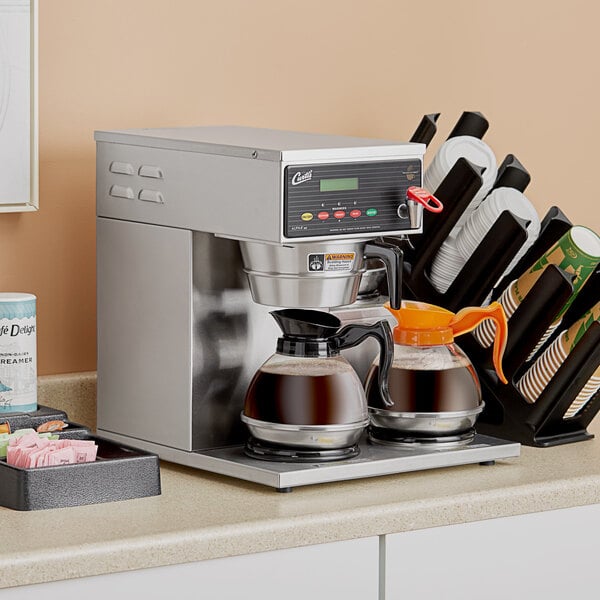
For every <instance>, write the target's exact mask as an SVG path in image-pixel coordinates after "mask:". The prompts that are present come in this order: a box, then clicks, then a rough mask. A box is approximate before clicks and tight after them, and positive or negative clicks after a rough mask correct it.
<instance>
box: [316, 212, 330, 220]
mask: <svg viewBox="0 0 600 600" xmlns="http://www.w3.org/2000/svg"><path fill="white" fill-rule="evenodd" d="M317 217H318V218H319V219H321V221H325V220H326V219H329V213H328V212H327V211H326V210H323V211H321V212H320V213H319V214H318V215H317Z"/></svg>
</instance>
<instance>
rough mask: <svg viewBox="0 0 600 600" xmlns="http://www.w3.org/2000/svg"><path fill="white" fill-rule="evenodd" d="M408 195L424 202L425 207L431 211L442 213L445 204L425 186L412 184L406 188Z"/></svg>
mask: <svg viewBox="0 0 600 600" xmlns="http://www.w3.org/2000/svg"><path fill="white" fill-rule="evenodd" d="M406 195H407V197H408V198H410V199H411V200H414V201H415V202H418V203H419V204H422V205H423V207H424V208H425V209H426V210H428V211H429V212H432V213H440V212H442V210H443V209H444V205H443V204H442V203H441V202H440V201H439V200H438V199H437V198H436V197H435V196H434V195H433V194H432V193H431V192H428V191H427V190H426V189H425V188H422V187H417V186H416V185H411V186H410V187H409V188H408V189H407V190H406Z"/></svg>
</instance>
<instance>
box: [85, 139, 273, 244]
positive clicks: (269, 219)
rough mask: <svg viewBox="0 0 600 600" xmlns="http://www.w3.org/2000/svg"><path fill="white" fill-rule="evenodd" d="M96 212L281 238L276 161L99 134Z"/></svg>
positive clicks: (229, 234) (237, 234)
mask: <svg viewBox="0 0 600 600" xmlns="http://www.w3.org/2000/svg"><path fill="white" fill-rule="evenodd" d="M96 201H97V214H98V216H101V217H111V218H115V219H123V220H127V221H137V222H141V223H154V224H157V225H166V226H169V227H180V228H183V229H190V230H193V231H206V232H209V233H215V234H217V235H225V236H227V237H234V238H247V239H256V240H261V241H267V242H279V240H280V237H281V235H280V234H281V163H280V162H274V161H265V160H259V159H252V158H239V157H232V156H221V155H215V154H201V153H197V152H186V151H182V150H166V149H161V148H151V147H142V146H130V145H127V144H116V143H110V142H98V143H97V152H96Z"/></svg>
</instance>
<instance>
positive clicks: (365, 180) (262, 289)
mask: <svg viewBox="0 0 600 600" xmlns="http://www.w3.org/2000/svg"><path fill="white" fill-rule="evenodd" d="M95 139H96V141H97V261H98V269H97V273H98V431H99V433H101V434H102V435H104V436H105V437H108V438H111V439H114V440H117V441H120V442H122V443H129V444H131V445H133V446H137V447H141V448H145V449H148V450H151V451H155V452H157V453H158V454H159V455H160V456H161V458H164V459H166V460H170V461H174V462H178V463H181V464H185V465H189V466H193V467H197V468H201V469H205V470H208V471H214V472H217V473H222V474H225V475H231V476H235V477H239V478H241V479H247V480H250V481H255V482H258V483H263V484H266V485H271V486H273V487H275V488H277V489H280V490H284V489H285V490H287V489H291V488H292V487H294V486H298V485H305V484H309V483H318V482H324V481H335V480H340V479H351V478H357V477H366V476H372V475H381V474H387V473H394V472H401V471H406V470H414V469H416V468H431V467H437V466H444V465H452V464H463V463H467V462H480V461H487V460H493V459H494V458H499V457H502V456H514V455H515V448H516V447H518V445H510V444H506V443H504V444H503V445H500V446H498V445H495V444H494V443H481V444H472V445H471V447H470V448H468V449H465V448H462V449H455V450H453V452H448V453H439V452H437V453H436V452H433V453H432V452H429V453H427V452H424V453H423V452H421V453H417V454H415V453H414V452H413V451H412V450H411V451H406V450H399V449H388V448H383V447H380V448H371V447H370V446H368V445H367V444H366V443H365V444H364V447H363V448H362V449H361V453H360V455H359V457H357V458H353V459H349V460H346V461H339V462H337V463H335V464H334V463H331V464H310V463H307V462H302V463H293V462H276V461H274V462H267V461H259V460H256V459H253V458H249V457H247V456H246V455H245V454H244V453H243V451H242V448H243V442H244V440H245V438H246V436H247V431H246V430H245V427H244V425H243V424H242V423H241V420H240V410H241V407H242V404H243V398H244V394H245V391H246V388H247V387H248V383H249V381H250V378H251V376H252V374H253V373H254V372H255V371H256V369H257V368H258V367H259V366H260V364H261V363H262V362H263V361H264V360H265V359H266V358H267V357H268V356H269V355H270V354H271V352H272V349H273V345H274V340H275V339H276V338H277V336H278V333H277V329H276V325H275V323H274V322H273V320H272V319H271V318H270V316H269V315H268V312H269V311H270V310H272V308H273V307H286V308H293V307H296V308H319V309H321V310H335V311H336V314H338V315H339V316H340V317H341V318H342V320H344V316H345V317H346V320H347V319H348V318H350V319H352V315H354V314H360V315H362V316H363V317H364V315H367V317H365V318H368V314H369V311H372V310H375V311H377V310H378V308H379V307H380V306H381V302H382V300H381V299H377V300H376V301H375V303H374V304H373V301H372V300H371V304H369V303H367V306H365V307H363V308H364V310H362V309H361V307H360V306H359V305H360V302H361V301H359V302H358V303H357V302H355V301H356V300H357V297H358V294H359V290H360V288H361V280H362V278H363V274H364V272H365V270H366V266H365V265H366V261H367V260H369V258H371V259H379V260H383V263H384V264H385V265H386V266H387V269H388V274H389V275H390V277H391V278H392V280H391V281H389V282H388V283H389V285H388V287H389V290H390V292H391V302H392V304H397V303H398V302H399V300H400V298H399V294H400V282H399V281H398V280H394V279H393V274H394V273H397V272H398V269H397V266H398V265H397V264H396V265H394V261H396V263H397V261H398V260H400V259H401V254H399V251H398V250H397V249H394V248H390V247H389V245H386V244H384V243H382V242H380V241H378V238H380V237H381V236H383V235H386V236H403V235H405V234H410V233H419V232H420V231H421V217H422V212H421V211H422V207H421V206H420V205H418V204H417V203H416V202H414V201H410V200H408V199H407V189H408V188H409V187H410V186H413V185H420V183H421V178H422V163H423V153H424V151H425V146H424V145H422V144H411V143H400V142H388V141H381V140H370V139H363V138H351V137H341V136H327V135H314V134H305V133H295V132H285V131H275V130H267V129H253V128H244V127H198V128H182V129H139V130H127V131H100V132H96V134H95ZM399 257H400V258H399ZM357 309H358V310H359V312H358V313H357V312H356V311H357ZM365 310H366V312H365ZM411 452H413V453H412V454H411ZM517 454H518V450H517ZM442 456H445V458H444V459H443V460H442V459H441V458H440V457H442Z"/></svg>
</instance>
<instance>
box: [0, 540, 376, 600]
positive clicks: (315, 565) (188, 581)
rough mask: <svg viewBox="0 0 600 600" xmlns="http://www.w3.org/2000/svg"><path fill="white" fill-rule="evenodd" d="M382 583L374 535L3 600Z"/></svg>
mask: <svg viewBox="0 0 600 600" xmlns="http://www.w3.org/2000/svg"><path fill="white" fill-rule="evenodd" d="M378 583H379V539H378V538H377V537H371V538H363V539H359V540H351V541H345V542H335V543H331V544H320V545H318V546H306V547H303V548H292V549H289V550H278V551H274V552H262V553H259V554H250V555H245V556H234V557H231V558H220V559H215V560H207V561H202V562H196V563H190V564H184V565H174V566H169V567H159V568H153V569H144V570H140V571H130V572H126V573H115V574H113V575H100V576H97V577H85V578H82V579H72V580H68V581H58V582H53V583H45V584H39V585H30V586H24V587H17V588H10V589H6V590H0V600H39V598H41V597H44V598H61V597H65V598H78V597H81V598H85V600H107V599H110V598H111V597H112V598H131V599H133V598H140V599H142V600H165V599H167V598H173V599H175V598H198V599H200V598H205V599H206V600H233V599H234V598H235V599H236V600H239V599H240V598H244V599H248V600H254V599H255V598H256V599H257V600H258V599H260V600H282V598H284V599H285V600H307V599H308V598H315V599H320V598H343V599H344V600H377V597H378Z"/></svg>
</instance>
